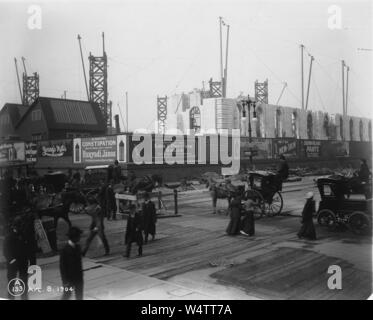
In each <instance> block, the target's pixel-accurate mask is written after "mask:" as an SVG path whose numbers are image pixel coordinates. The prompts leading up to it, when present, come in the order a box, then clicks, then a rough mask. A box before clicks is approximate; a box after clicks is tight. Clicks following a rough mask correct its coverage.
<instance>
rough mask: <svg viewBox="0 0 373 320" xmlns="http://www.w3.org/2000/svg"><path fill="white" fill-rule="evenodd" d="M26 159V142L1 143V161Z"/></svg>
mask: <svg viewBox="0 0 373 320" xmlns="http://www.w3.org/2000/svg"><path fill="white" fill-rule="evenodd" d="M17 161H25V143H24V142H6V143H2V144H0V163H5V162H17Z"/></svg>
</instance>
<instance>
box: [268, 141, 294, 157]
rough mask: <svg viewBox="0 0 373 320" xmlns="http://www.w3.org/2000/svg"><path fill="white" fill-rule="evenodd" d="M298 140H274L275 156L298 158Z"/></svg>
mask: <svg viewBox="0 0 373 320" xmlns="http://www.w3.org/2000/svg"><path fill="white" fill-rule="evenodd" d="M297 151H298V150H297V140H296V139H285V138H284V139H273V156H275V157H278V156H279V155H281V154H282V155H284V156H285V157H286V158H296V157H297V155H298V152H297Z"/></svg>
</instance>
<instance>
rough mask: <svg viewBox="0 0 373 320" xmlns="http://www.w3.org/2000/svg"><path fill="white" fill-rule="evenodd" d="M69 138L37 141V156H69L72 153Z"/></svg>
mask: <svg viewBox="0 0 373 320" xmlns="http://www.w3.org/2000/svg"><path fill="white" fill-rule="evenodd" d="M71 147H72V146H71V140H51V141H40V142H38V156H39V157H45V158H59V157H69V156H71V155H72V150H71V149H72V148H71Z"/></svg>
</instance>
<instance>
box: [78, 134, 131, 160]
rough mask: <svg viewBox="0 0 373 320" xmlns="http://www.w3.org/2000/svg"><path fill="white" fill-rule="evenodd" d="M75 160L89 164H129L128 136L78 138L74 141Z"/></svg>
mask: <svg viewBox="0 0 373 320" xmlns="http://www.w3.org/2000/svg"><path fill="white" fill-rule="evenodd" d="M73 160H74V163H87V164H89V163H102V164H112V163H114V161H115V160H118V161H119V162H122V163H123V162H127V161H128V157H127V136H126V135H118V136H107V137H92V138H76V139H74V140H73Z"/></svg>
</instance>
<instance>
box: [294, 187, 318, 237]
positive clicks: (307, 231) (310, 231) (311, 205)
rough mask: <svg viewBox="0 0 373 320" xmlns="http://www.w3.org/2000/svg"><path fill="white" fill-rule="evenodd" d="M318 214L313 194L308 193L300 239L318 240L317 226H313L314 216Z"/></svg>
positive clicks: (299, 234)
mask: <svg viewBox="0 0 373 320" xmlns="http://www.w3.org/2000/svg"><path fill="white" fill-rule="evenodd" d="M315 212H316V207H315V200H313V192H307V194H306V203H305V205H304V208H303V211H302V227H301V228H300V230H299V232H298V238H299V239H301V238H305V239H308V240H316V231H315V226H314V225H313V214H314V213H315Z"/></svg>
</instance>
